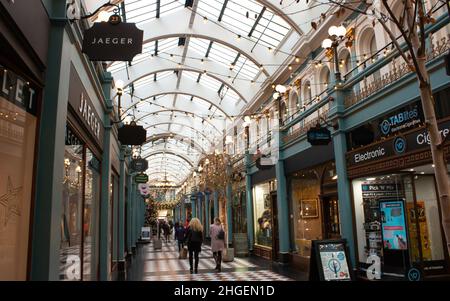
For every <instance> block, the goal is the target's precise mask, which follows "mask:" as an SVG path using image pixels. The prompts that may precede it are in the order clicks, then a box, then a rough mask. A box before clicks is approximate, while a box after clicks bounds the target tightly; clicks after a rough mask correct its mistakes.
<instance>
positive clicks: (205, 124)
mask: <svg viewBox="0 0 450 301" xmlns="http://www.w3.org/2000/svg"><path fill="white" fill-rule="evenodd" d="M165 112H167V113H169V112H171V113H169V114H167V115H161V114H163V113H165ZM175 112H181V111H180V110H163V111H155V112H151V113H145V114H143V115H135V116H136V119H135V121H136V122H137V123H139V122H140V121H145V122H146V124H147V125H150V126H151V125H152V122H154V123H155V124H162V123H165V122H171V121H172V120H176V121H175V122H174V124H176V123H178V124H183V125H184V124H188V125H199V126H201V127H202V128H208V129H209V128H210V129H213V130H214V132H216V134H218V135H221V134H222V133H223V129H224V126H223V124H222V126H220V124H219V123H217V122H216V123H217V124H216V125H215V124H214V123H213V122H212V121H211V120H208V118H203V117H197V116H195V117H192V116H191V115H187V116H186V115H185V114H183V113H181V114H178V115H175V114H172V113H175ZM150 116H153V117H152V118H147V117H150ZM148 119H151V122H149V121H147V120H148ZM219 126H220V128H219Z"/></svg>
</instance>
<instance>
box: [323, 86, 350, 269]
mask: <svg viewBox="0 0 450 301" xmlns="http://www.w3.org/2000/svg"><path fill="white" fill-rule="evenodd" d="M334 98H335V101H333V102H332V103H331V104H332V106H331V108H330V112H329V119H330V120H331V121H332V122H333V123H334V124H335V125H337V127H338V128H337V129H335V130H334V132H333V134H332V135H333V147H334V155H335V163H336V174H337V177H338V179H337V186H338V187H337V188H338V198H339V200H338V204H339V220H340V222H341V236H342V238H345V239H346V240H347V244H348V247H349V250H350V257H351V262H352V266H353V267H355V263H356V255H355V244H356V241H355V239H354V235H353V213H352V212H353V210H352V198H351V194H350V184H351V183H350V181H349V180H348V176H347V161H346V158H345V154H346V152H347V140H346V137H345V132H344V131H342V130H340V129H342V128H344V121H343V119H342V117H341V116H342V115H341V114H342V112H343V111H344V110H345V106H344V95H343V92H342V91H341V90H336V91H335V93H334Z"/></svg>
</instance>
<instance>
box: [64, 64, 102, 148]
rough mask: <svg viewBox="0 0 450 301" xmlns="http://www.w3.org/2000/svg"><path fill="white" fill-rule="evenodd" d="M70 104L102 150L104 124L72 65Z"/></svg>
mask: <svg viewBox="0 0 450 301" xmlns="http://www.w3.org/2000/svg"><path fill="white" fill-rule="evenodd" d="M69 103H70V105H71V106H72V108H73V110H74V111H75V114H76V115H77V116H79V118H80V119H81V120H82V122H83V124H84V125H85V127H86V128H87V130H88V131H89V132H90V133H91V134H92V136H94V138H95V140H96V141H97V143H98V144H99V146H100V148H101V147H102V146H103V123H102V122H101V119H100V117H99V115H98V113H97V111H96V110H95V108H94V106H93V104H92V101H91V99H90V98H89V96H88V93H87V91H86V88H85V87H84V86H83V83H82V82H81V79H80V76H79V75H78V73H77V71H76V70H75V67H74V66H73V65H72V64H71V66H70V86H69Z"/></svg>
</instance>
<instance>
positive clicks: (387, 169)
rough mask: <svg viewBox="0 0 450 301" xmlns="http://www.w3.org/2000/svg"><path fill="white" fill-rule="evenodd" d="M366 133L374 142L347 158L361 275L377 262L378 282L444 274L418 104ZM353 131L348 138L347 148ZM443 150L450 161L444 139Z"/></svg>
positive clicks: (448, 128) (443, 111) (441, 111)
mask: <svg viewBox="0 0 450 301" xmlns="http://www.w3.org/2000/svg"><path fill="white" fill-rule="evenodd" d="M446 93H448V91H442V92H439V93H436V94H435V100H436V106H437V107H436V108H437V114H438V117H440V118H441V119H440V120H439V128H440V129H441V133H442V136H443V137H444V138H445V137H446V136H448V134H449V133H450V117H449V115H450V114H448V110H447V108H448V105H447V104H446V103H445V102H443V101H444V100H445V99H448V98H445V97H443V96H444V95H446ZM445 116H446V117H445ZM374 123H375V125H374ZM365 128H366V130H367V129H371V130H372V133H373V135H372V137H373V138H374V139H373V140H374V141H373V142H371V143H370V144H368V145H365V146H362V147H357V148H355V149H353V150H351V151H350V152H348V153H347V168H348V176H349V178H350V180H351V189H352V194H353V209H354V227H355V232H356V233H355V236H356V239H355V240H356V246H355V247H356V250H357V261H358V266H359V271H360V272H361V273H360V274H361V276H362V277H365V276H366V271H367V269H369V270H370V271H372V270H374V269H375V266H374V263H375V264H377V262H379V263H380V272H381V278H388V279H389V278H404V277H405V273H406V272H407V271H408V269H410V268H411V267H416V268H419V269H421V270H422V272H423V275H424V277H425V278H427V277H435V276H438V275H445V274H448V272H449V266H448V262H449V257H448V253H447V249H446V247H445V246H446V242H445V239H444V236H443V232H442V226H441V208H440V204H439V201H438V198H437V193H436V183H435V176H434V165H433V164H432V157H431V151H430V147H429V143H430V141H429V136H428V132H427V130H426V129H425V127H424V126H423V117H422V113H421V108H420V105H419V104H418V103H412V104H411V105H408V106H406V107H403V108H401V109H399V110H396V111H393V112H390V113H388V114H387V115H386V116H384V117H383V118H380V119H379V120H376V121H374V122H373V123H371V124H367V125H366V126H365ZM393 130H394V132H392V131H393ZM358 131H360V129H357V130H356V132H355V131H353V132H351V133H349V143H350V145H352V146H355V144H354V142H355V140H358V139H359V138H358V137H359V136H360V133H359V132H358ZM355 133H356V134H355ZM352 143H353V144H352ZM444 150H445V153H446V154H447V160H448V159H450V157H449V154H450V152H449V151H450V142H449V141H446V140H445V143H444ZM449 168H450V166H449Z"/></svg>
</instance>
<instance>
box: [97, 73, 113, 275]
mask: <svg viewBox="0 0 450 301" xmlns="http://www.w3.org/2000/svg"><path fill="white" fill-rule="evenodd" d="M101 80H102V88H103V93H104V94H105V98H106V108H107V112H106V113H105V114H104V120H105V121H104V123H105V131H104V135H103V155H102V191H101V202H100V248H99V251H100V264H99V269H100V280H101V281H106V280H108V278H109V272H110V271H108V253H109V251H110V245H109V239H108V238H109V231H110V230H111V229H110V227H109V226H110V220H109V202H110V200H109V198H110V192H109V190H110V179H111V129H112V125H111V116H110V114H111V113H112V110H113V108H114V107H113V102H112V99H111V84H112V80H113V78H112V77H111V73H109V72H105V73H104V74H103V78H102V79H101ZM111 251H112V250H111Z"/></svg>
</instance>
